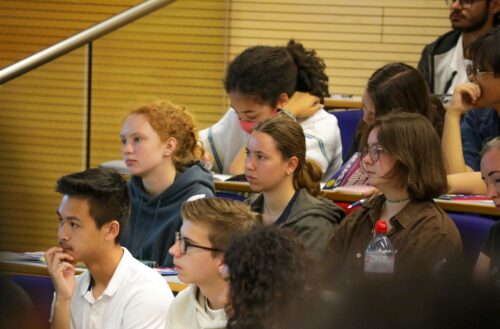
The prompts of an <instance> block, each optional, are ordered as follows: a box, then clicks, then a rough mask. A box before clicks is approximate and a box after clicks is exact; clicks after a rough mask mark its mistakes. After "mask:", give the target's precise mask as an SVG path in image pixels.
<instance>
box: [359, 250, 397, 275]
mask: <svg viewBox="0 0 500 329" xmlns="http://www.w3.org/2000/svg"><path fill="white" fill-rule="evenodd" d="M365 272H366V273H388V274H389V273H394V255H377V254H370V253H366V255H365Z"/></svg>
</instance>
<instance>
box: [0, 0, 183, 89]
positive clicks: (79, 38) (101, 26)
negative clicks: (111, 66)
mask: <svg viewBox="0 0 500 329" xmlns="http://www.w3.org/2000/svg"><path fill="white" fill-rule="evenodd" d="M174 1H175V0H146V1H144V2H142V3H140V4H138V5H136V6H134V7H132V8H130V9H127V10H125V11H123V12H121V13H119V14H116V15H114V16H113V17H111V18H108V19H107V20H105V21H102V22H100V23H98V24H96V25H94V26H92V27H89V28H88V29H86V30H84V31H82V32H79V33H77V34H75V35H73V36H71V37H69V38H67V39H64V40H62V41H60V42H58V43H56V44H54V45H52V46H50V47H48V48H45V49H43V50H41V51H39V52H37V53H35V54H33V55H31V56H28V57H26V58H25V59H22V60H20V61H19V62H17V63H14V64H12V65H10V66H7V67H6V68H4V69H2V70H0V84H4V83H5V82H8V81H10V80H12V79H14V78H17V77H19V76H21V75H23V74H25V73H27V72H29V71H31V70H33V69H35V68H37V67H39V66H41V65H43V64H45V63H48V62H50V61H52V60H54V59H56V58H58V57H60V56H62V55H64V54H67V53H69V52H70V51H72V50H74V49H76V48H79V47H81V46H83V45H85V44H87V43H90V42H92V41H93V40H95V39H98V38H100V37H102V36H104V35H106V34H108V33H110V32H113V31H115V30H116V29H119V28H120V27H122V26H124V25H127V24H129V23H131V22H133V21H135V20H137V19H139V18H141V17H144V16H146V15H148V14H150V13H152V12H154V11H156V10H158V9H160V8H162V7H164V6H166V5H167V4H169V3H172V2H174Z"/></svg>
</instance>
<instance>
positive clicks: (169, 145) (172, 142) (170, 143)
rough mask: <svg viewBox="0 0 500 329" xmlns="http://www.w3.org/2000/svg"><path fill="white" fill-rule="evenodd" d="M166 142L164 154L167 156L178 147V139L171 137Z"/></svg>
mask: <svg viewBox="0 0 500 329" xmlns="http://www.w3.org/2000/svg"><path fill="white" fill-rule="evenodd" d="M164 144H165V147H164V148H163V155H164V156H167V157H168V156H172V154H174V152H175V150H176V149H177V139H176V138H175V137H169V138H168V139H167V140H166V141H165V142H164Z"/></svg>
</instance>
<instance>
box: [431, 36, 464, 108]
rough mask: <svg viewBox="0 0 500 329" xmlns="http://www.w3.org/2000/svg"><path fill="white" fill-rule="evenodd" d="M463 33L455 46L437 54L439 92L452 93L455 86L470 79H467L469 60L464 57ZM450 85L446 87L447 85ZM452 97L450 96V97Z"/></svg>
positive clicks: (435, 85) (435, 60)
mask: <svg viewBox="0 0 500 329" xmlns="http://www.w3.org/2000/svg"><path fill="white" fill-rule="evenodd" d="M462 37H463V35H462V34H461V35H460V38H459V39H458V41H457V44H456V46H455V47H454V48H452V49H450V50H449V51H447V52H446V53H443V54H439V55H435V57H434V63H435V65H436V66H435V72H434V90H435V91H436V93H438V94H445V95H450V96H451V95H452V94H453V91H454V90H455V86H456V85H457V84H460V83H464V82H467V81H469V80H468V79H467V64H469V63H470V61H469V60H467V59H465V58H464V47H463V40H462ZM447 84H448V85H449V87H448V89H446V85H447ZM448 98H450V97H448Z"/></svg>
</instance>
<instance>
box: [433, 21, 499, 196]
mask: <svg viewBox="0 0 500 329" xmlns="http://www.w3.org/2000/svg"><path fill="white" fill-rule="evenodd" d="M498 45H500V26H499V27H495V28H493V29H491V30H490V31H489V32H488V33H486V34H485V35H483V36H481V37H479V38H478V39H477V40H476V41H475V42H473V43H472V44H471V45H470V46H469V49H468V50H467V52H468V55H469V57H470V58H471V60H472V63H471V65H469V67H468V74H469V80H470V82H469V83H464V84H460V85H458V86H457V88H456V89H455V92H454V94H453V97H452V100H451V102H450V105H449V107H448V110H447V111H446V116H445V122H444V129H443V139H442V148H443V153H444V155H445V158H446V165H447V173H448V174H449V175H450V176H449V177H456V178H454V179H453V180H450V181H449V183H450V189H451V191H452V192H453V193H477V194H485V193H486V188H485V186H484V184H483V183H482V181H481V175H480V173H479V170H480V168H479V167H480V160H481V157H480V152H481V149H482V148H483V147H484V145H485V144H486V143H487V142H488V141H489V140H491V139H493V138H495V137H496V136H498V135H500V48H499V46H498Z"/></svg>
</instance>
